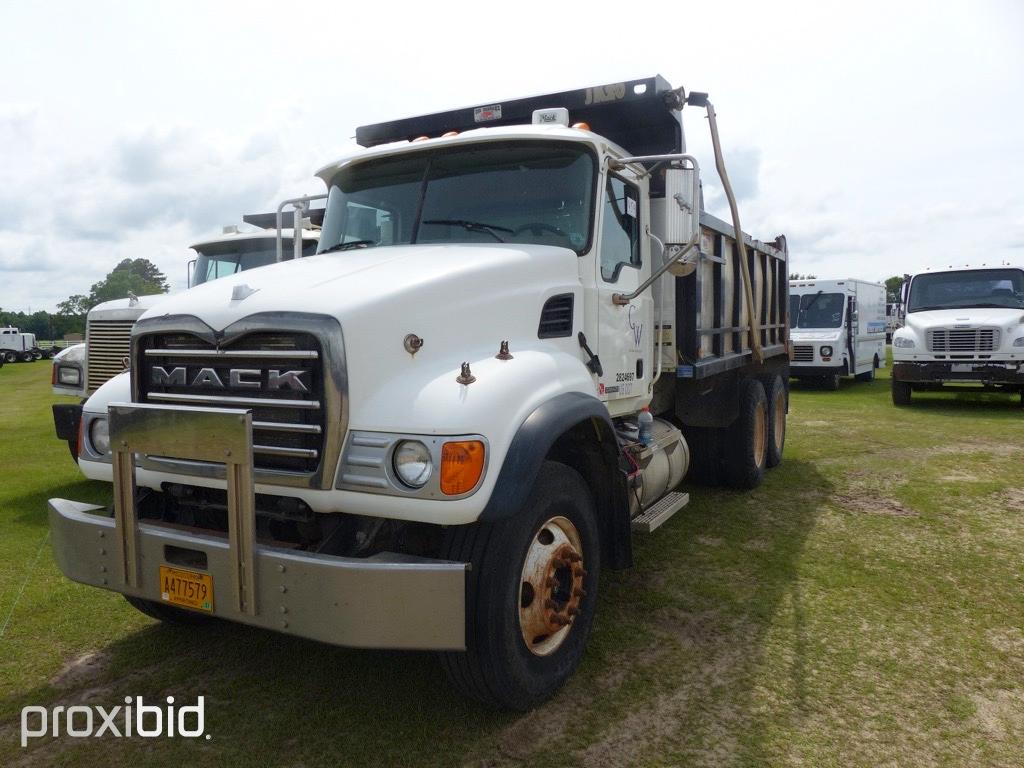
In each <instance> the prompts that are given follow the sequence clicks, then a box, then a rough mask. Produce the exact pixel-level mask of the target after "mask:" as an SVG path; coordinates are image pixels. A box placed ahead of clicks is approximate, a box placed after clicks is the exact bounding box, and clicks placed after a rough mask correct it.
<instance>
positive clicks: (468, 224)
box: [422, 219, 515, 243]
mask: <svg viewBox="0 0 1024 768" xmlns="http://www.w3.org/2000/svg"><path fill="white" fill-rule="evenodd" d="M422 223H423V224H449V225H451V226H454V227H462V228H463V229H465V230H468V231H469V232H486V233H487V234H488V235H490V236H491V237H493V238H494V239H495V240H497V241H498V242H499V243H504V242H505V241H504V240H502V239H501V238H500V237H498V232H508V233H509V234H510V235H511V234H514V233H515V231H514V230H511V229H509V228H508V227H499V226H498V225H496V224H484V223H483V222H482V221H466V219H424V220H423V221H422Z"/></svg>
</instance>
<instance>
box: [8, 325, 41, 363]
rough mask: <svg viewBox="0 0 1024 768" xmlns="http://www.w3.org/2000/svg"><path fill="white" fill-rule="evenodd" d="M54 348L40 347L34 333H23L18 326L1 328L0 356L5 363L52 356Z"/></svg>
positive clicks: (23, 361)
mask: <svg viewBox="0 0 1024 768" xmlns="http://www.w3.org/2000/svg"><path fill="white" fill-rule="evenodd" d="M52 354H53V350H49V349H40V348H39V345H38V343H37V342H36V335H35V334H34V333H23V332H22V331H19V330H18V329H17V328H11V327H8V328H0V357H3V359H4V362H5V363H18V362H21V363H31V362H32V361H33V360H42V359H43V358H44V357H47V358H48V357H50V356H52Z"/></svg>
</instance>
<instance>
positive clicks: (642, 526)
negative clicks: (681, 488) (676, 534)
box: [632, 491, 690, 533]
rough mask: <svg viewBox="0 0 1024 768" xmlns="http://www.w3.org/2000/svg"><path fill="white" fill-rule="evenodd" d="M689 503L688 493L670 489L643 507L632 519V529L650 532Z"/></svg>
mask: <svg viewBox="0 0 1024 768" xmlns="http://www.w3.org/2000/svg"><path fill="white" fill-rule="evenodd" d="M689 503H690V494H688V493H679V492H678V491H672V492H671V493H667V494H665V495H664V496H662V497H661V498H660V499H658V501H656V502H655V503H654V504H652V505H651V506H650V507H648V508H647V509H645V510H644V511H643V512H642V513H641V514H639V515H637V516H636V517H634V518H633V520H632V525H633V530H634V531H639V532H640V533H650V532H651V531H653V530H654V529H655V528H657V527H658V526H659V525H661V524H662V523H664V522H665V521H666V520H668V519H669V518H670V517H672V515H674V514H675V513H676V512H678V511H679V510H680V509H682V508H683V507H685V506H686V505H687V504H689Z"/></svg>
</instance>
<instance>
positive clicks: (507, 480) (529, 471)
mask: <svg viewBox="0 0 1024 768" xmlns="http://www.w3.org/2000/svg"><path fill="white" fill-rule="evenodd" d="M588 422H589V423H588ZM579 427H585V428H587V429H590V430H591V434H593V435H594V438H595V439H596V445H597V449H598V454H599V457H600V458H599V459H598V461H599V466H596V467H594V468H593V469H594V470H595V471H592V472H589V473H583V472H581V474H584V475H585V476H586V475H589V476H586V478H585V479H586V480H587V484H588V485H590V486H591V489H592V491H593V492H594V502H595V504H596V506H597V512H598V517H599V520H598V525H599V527H600V530H601V539H602V542H601V544H602V546H601V548H602V550H603V551H602V555H603V559H604V561H605V563H606V564H607V566H608V567H609V568H628V567H630V565H632V539H631V532H630V526H629V503H628V497H627V489H626V474H625V472H624V471H623V470H622V469H621V468H620V467H619V449H618V442H617V440H616V438H615V429H614V427H613V426H612V422H611V418H610V417H609V415H608V409H607V408H606V407H605V406H604V404H603V403H602V402H601V401H600V400H598V399H597V398H596V397H592V396H590V395H585V394H583V393H581V392H565V393H563V394H561V395H558V396H556V397H554V398H552V399H551V400H548V401H547V402H545V403H543V404H541V405H540V406H538V407H537V408H536V410H534V411H533V412H532V413H531V414H530V415H529V416H527V417H526V419H525V420H524V421H523V423H522V424H521V425H520V427H519V430H518V431H517V432H516V435H515V437H513V438H512V444H511V445H510V446H509V449H508V452H507V453H506V454H505V460H504V462H503V463H502V465H501V471H500V472H499V473H498V479H497V481H496V483H495V485H494V490H493V491H492V492H491V498H490V499H489V500H488V502H487V506H486V507H484V510H483V512H481V514H480V517H479V521H480V522H482V523H490V522H495V521H497V520H502V519H505V518H508V517H512V516H514V515H516V514H518V513H519V511H520V510H521V509H522V508H523V505H524V504H525V502H526V498H527V496H528V495H529V493H530V490H531V488H533V484H534V481H535V480H536V478H537V473H538V472H539V471H540V466H541V464H542V463H543V462H544V459H545V458H547V457H548V455H549V454H550V453H551V450H552V448H554V447H555V445H556V443H557V442H558V441H559V438H561V437H563V436H564V435H566V433H568V432H570V431H571V430H573V429H574V428H579ZM576 468H577V469H579V467H576Z"/></svg>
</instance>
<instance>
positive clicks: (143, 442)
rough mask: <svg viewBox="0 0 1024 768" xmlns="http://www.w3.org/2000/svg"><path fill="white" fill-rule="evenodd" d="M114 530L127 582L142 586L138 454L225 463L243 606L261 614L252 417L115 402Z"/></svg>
mask: <svg viewBox="0 0 1024 768" xmlns="http://www.w3.org/2000/svg"><path fill="white" fill-rule="evenodd" d="M109 414H110V447H111V449H112V450H113V459H114V528H115V530H116V532H117V546H118V548H119V549H120V557H119V564H120V565H121V568H122V575H123V577H124V582H125V584H127V585H128V586H129V587H132V588H135V589H138V587H139V556H138V549H137V547H138V537H139V535H138V515H137V514H136V510H135V454H136V453H156V454H157V455H167V456H173V457H178V458H189V459H195V460H198V461H209V462H217V463H223V464H224V466H225V468H226V469H225V472H226V476H227V485H228V546H229V549H230V551H231V571H232V574H231V575H232V581H233V582H234V584H233V587H234V596H235V601H236V602H235V607H236V608H237V610H238V611H240V612H242V613H246V614H248V615H250V616H255V615H256V580H255V575H256V574H255V565H254V558H253V552H254V550H255V547H256V490H255V486H254V485H253V479H252V412H251V411H240V410H233V409H232V410H227V409H223V408H191V407H178V408H173V409H172V408H166V407H160V406H152V405H129V404H126V403H111V404H110V407H109Z"/></svg>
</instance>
